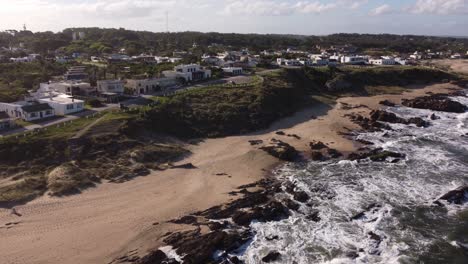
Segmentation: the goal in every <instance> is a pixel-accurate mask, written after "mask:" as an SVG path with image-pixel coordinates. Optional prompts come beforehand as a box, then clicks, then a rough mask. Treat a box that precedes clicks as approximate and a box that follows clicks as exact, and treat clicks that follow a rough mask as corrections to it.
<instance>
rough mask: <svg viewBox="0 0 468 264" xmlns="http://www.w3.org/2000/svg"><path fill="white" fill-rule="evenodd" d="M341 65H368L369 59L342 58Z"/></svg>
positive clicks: (359, 57)
mask: <svg viewBox="0 0 468 264" xmlns="http://www.w3.org/2000/svg"><path fill="white" fill-rule="evenodd" d="M341 63H345V64H353V65H356V64H365V63H367V58H366V57H363V56H344V57H341Z"/></svg>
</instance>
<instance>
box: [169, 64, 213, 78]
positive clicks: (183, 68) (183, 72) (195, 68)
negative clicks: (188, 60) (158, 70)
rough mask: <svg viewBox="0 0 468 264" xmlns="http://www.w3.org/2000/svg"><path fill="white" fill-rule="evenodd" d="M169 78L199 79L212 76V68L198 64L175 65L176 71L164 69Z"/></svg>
mask: <svg viewBox="0 0 468 264" xmlns="http://www.w3.org/2000/svg"><path fill="white" fill-rule="evenodd" d="M163 74H164V76H166V77H167V78H174V79H176V78H183V79H185V81H187V82H188V81H199V80H203V79H208V78H210V77H211V70H208V69H203V68H202V67H201V66H200V65H198V64H184V65H177V66H175V67H174V71H164V72H163Z"/></svg>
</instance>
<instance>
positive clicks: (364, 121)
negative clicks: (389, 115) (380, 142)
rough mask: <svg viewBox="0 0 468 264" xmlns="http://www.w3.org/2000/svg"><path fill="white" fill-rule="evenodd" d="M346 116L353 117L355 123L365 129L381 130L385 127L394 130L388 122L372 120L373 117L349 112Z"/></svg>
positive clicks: (371, 130) (370, 130)
mask: <svg viewBox="0 0 468 264" xmlns="http://www.w3.org/2000/svg"><path fill="white" fill-rule="evenodd" d="M346 116H347V117H349V118H350V119H351V121H353V122H354V123H355V124H357V125H359V126H360V127H361V128H362V129H364V130H365V131H369V132H379V131H382V130H384V129H385V130H392V128H391V127H390V126H389V125H387V124H383V123H381V122H378V121H375V120H371V119H369V118H367V117H364V116H362V115H359V114H348V115H346Z"/></svg>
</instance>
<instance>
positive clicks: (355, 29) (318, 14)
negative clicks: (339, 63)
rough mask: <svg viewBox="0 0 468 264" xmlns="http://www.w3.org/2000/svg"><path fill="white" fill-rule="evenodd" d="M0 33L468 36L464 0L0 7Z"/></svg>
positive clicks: (24, 1) (111, 0)
mask: <svg viewBox="0 0 468 264" xmlns="http://www.w3.org/2000/svg"><path fill="white" fill-rule="evenodd" d="M0 6H1V9H0V30H5V29H20V28H21V27H22V24H23V23H26V25H27V27H28V29H30V30H32V31H45V30H52V31H60V30H62V29H64V28H67V27H91V26H97V27H115V28H118V27H124V28H128V29H135V30H149V31H165V28H166V22H165V12H166V11H167V12H168V13H169V29H170V31H187V30H190V31H202V32H208V31H218V32H238V33H286V34H306V35H323V34H330V33H338V32H347V33H396V34H418V35H456V36H467V35H468V0H405V1H403V0H391V1H390V0H0Z"/></svg>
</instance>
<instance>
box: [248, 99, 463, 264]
mask: <svg viewBox="0 0 468 264" xmlns="http://www.w3.org/2000/svg"><path fill="white" fill-rule="evenodd" d="M452 99H453V100H456V101H459V102H461V103H463V104H465V105H468V98H466V97H453V98H452ZM386 110H387V111H389V112H393V113H395V114H397V115H399V116H402V117H404V118H409V117H423V118H425V119H426V120H428V119H429V118H428V116H430V115H431V114H432V113H435V114H436V115H437V116H438V117H440V119H437V120H433V121H430V122H431V125H430V126H429V127H427V128H418V127H416V126H414V125H403V124H391V127H392V128H393V131H384V132H373V133H363V134H360V135H359V136H358V138H360V139H364V140H367V141H371V142H373V143H374V144H375V145H374V146H372V147H382V148H384V149H386V150H390V151H395V152H399V153H404V154H406V157H405V158H404V159H402V160H400V161H395V162H371V161H359V162H357V161H348V160H340V161H337V160H335V161H327V162H315V161H309V162H303V163H288V164H285V165H283V166H282V167H280V168H278V169H277V170H275V171H274V174H275V176H276V177H277V178H279V179H281V180H284V181H288V180H289V181H292V182H294V183H295V184H296V186H297V187H299V188H300V189H302V190H304V191H306V192H307V193H308V194H309V196H310V197H311V200H310V201H309V202H308V203H307V204H301V207H300V209H299V211H298V212H293V213H292V216H290V217H289V218H287V219H284V220H281V221H277V222H267V223H260V222H256V223H253V224H252V225H251V227H252V228H253V230H254V232H255V237H254V238H253V239H252V241H251V242H250V243H249V244H248V245H246V247H245V251H244V252H243V255H242V256H241V258H242V259H243V260H244V261H245V262H246V263H262V261H261V259H262V257H264V256H265V255H267V254H268V253H269V252H271V251H278V252H279V253H281V259H280V260H278V261H277V262H275V263H297V264H302V263H372V264H374V263H385V264H387V263H468V197H465V198H467V199H466V201H467V202H466V203H463V204H460V205H456V204H444V205H442V206H438V205H436V204H434V201H435V200H436V199H437V198H438V197H440V196H441V195H443V194H445V193H447V192H448V191H450V190H453V189H456V188H457V187H460V186H464V185H468V113H463V114H455V113H444V112H434V111H430V110H420V109H413V108H407V107H401V106H399V107H387V108H386ZM280 195H285V196H289V194H287V193H282V194H280ZM314 212H315V213H316V212H318V217H319V219H317V218H315V219H310V217H309V218H308V216H309V215H311V214H314ZM317 220H319V221H317ZM274 236H278V238H277V239H276V238H275V239H272V237H274Z"/></svg>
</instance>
